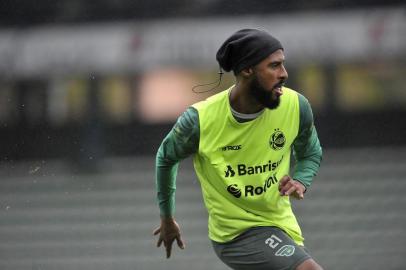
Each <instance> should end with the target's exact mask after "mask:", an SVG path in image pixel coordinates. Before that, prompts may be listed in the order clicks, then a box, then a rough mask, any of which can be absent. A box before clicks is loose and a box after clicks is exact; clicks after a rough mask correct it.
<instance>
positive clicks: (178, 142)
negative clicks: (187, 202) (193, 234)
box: [154, 108, 200, 258]
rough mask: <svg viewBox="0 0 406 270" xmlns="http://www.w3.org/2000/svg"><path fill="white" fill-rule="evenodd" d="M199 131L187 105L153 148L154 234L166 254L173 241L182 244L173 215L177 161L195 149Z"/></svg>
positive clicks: (195, 150)
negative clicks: (157, 213) (156, 223)
mask: <svg viewBox="0 0 406 270" xmlns="http://www.w3.org/2000/svg"><path fill="white" fill-rule="evenodd" d="M199 133H200V131H199V118H198V113H197V111H196V109H194V108H189V109H188V110H186V111H185V112H184V113H183V114H182V115H181V116H180V117H179V118H178V120H177V122H176V124H175V125H174V127H173V128H172V130H171V131H170V132H169V134H168V135H167V136H166V137H165V139H164V140H163V142H162V144H161V146H160V147H159V149H158V152H157V156H156V167H155V170H156V188H157V198H158V204H159V209H160V215H161V225H160V226H159V227H158V228H157V229H155V231H154V235H157V234H159V239H158V242H157V246H158V247H159V246H161V244H162V243H164V246H165V249H166V256H167V258H169V257H170V255H171V249H172V243H173V241H175V240H176V241H177V244H178V246H179V247H180V248H182V249H183V248H184V243H183V240H182V238H181V235H180V228H179V225H178V224H177V223H176V221H175V219H174V213H175V190H176V175H177V171H178V165H179V161H180V160H182V159H184V158H186V157H188V156H190V155H191V154H193V153H196V152H197V150H198V147H199V136H200V135H199Z"/></svg>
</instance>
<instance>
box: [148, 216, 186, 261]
mask: <svg viewBox="0 0 406 270" xmlns="http://www.w3.org/2000/svg"><path fill="white" fill-rule="evenodd" d="M157 234H159V238H158V242H157V247H160V246H161V244H162V243H164V247H165V249H166V258H169V257H170V256H171V251H172V244H173V241H175V240H176V243H177V244H178V246H179V247H180V248H181V249H184V248H185V243H184V242H183V240H182V237H181V235H180V228H179V225H178V223H176V221H175V219H174V218H172V217H167V218H161V226H159V227H158V228H156V229H155V230H154V235H157Z"/></svg>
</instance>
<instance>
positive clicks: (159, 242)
mask: <svg viewBox="0 0 406 270" xmlns="http://www.w3.org/2000/svg"><path fill="white" fill-rule="evenodd" d="M162 241H163V239H162V238H159V239H158V242H157V243H156V246H157V247H160V246H161V244H162Z"/></svg>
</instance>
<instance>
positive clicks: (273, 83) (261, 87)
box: [250, 50, 288, 109]
mask: <svg viewBox="0 0 406 270" xmlns="http://www.w3.org/2000/svg"><path fill="white" fill-rule="evenodd" d="M284 61H285V56H284V54H283V51H282V50H277V51H276V52H274V53H272V54H271V55H269V56H268V57H267V58H265V59H264V60H262V61H261V62H260V63H259V64H257V65H256V66H255V67H253V72H254V73H253V78H252V81H251V83H250V90H251V91H250V93H251V95H252V96H253V97H254V99H255V100H257V101H258V102H259V103H260V104H261V105H263V106H264V107H266V108H268V109H275V108H277V107H278V105H279V102H280V96H281V95H282V94H283V92H282V86H283V84H284V82H285V81H286V79H287V78H288V73H287V72H286V69H285V66H284Z"/></svg>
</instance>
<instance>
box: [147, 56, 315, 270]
mask: <svg viewBox="0 0 406 270" xmlns="http://www.w3.org/2000/svg"><path fill="white" fill-rule="evenodd" d="M284 61H285V56H284V53H283V51H282V50H277V51H275V52H274V53H272V54H270V55H269V56H268V57H267V58H265V59H264V60H262V61H261V62H260V63H258V64H257V65H255V66H253V67H249V68H246V69H244V70H242V71H241V72H240V73H239V74H237V75H236V85H235V86H234V88H233V89H232V91H231V94H230V105H231V107H233V109H234V110H236V111H237V112H240V113H245V114H252V113H256V112H259V111H261V110H263V109H264V108H266V105H264V104H261V103H260V102H259V101H258V100H257V99H256V98H255V97H254V96H253V94H252V92H251V90H252V89H251V86H252V85H253V80H255V79H256V80H257V83H258V84H259V86H260V87H261V89H262V90H263V91H268V92H269V94H270V96H271V98H272V99H278V98H279V97H280V96H281V95H282V90H281V82H284V81H285V80H286V79H287V78H288V73H287V71H286V69H285V66H284ZM278 188H279V192H280V195H281V196H292V197H293V198H295V199H303V198H304V192H305V190H306V188H305V186H304V185H303V184H301V183H300V182H299V181H296V180H294V179H292V178H291V177H290V176H289V175H285V176H283V177H282V178H281V179H280V181H279V187H278ZM158 234H159V238H158V242H157V246H158V247H160V246H161V244H162V243H163V244H164V247H165V250H166V257H167V258H169V257H170V256H171V252H172V244H173V242H175V241H176V243H177V245H178V246H179V247H180V248H181V249H184V248H185V243H184V241H183V240H182V237H181V231H180V228H179V225H178V224H177V223H176V221H175V219H174V218H173V217H161V225H160V226H159V227H158V228H156V229H155V230H154V235H158ZM296 269H297V270H322V268H321V267H320V266H319V265H318V264H317V263H316V262H315V261H314V260H312V259H308V260H306V261H304V262H303V263H301V264H300V265H299V266H298V267H297V268H296Z"/></svg>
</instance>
